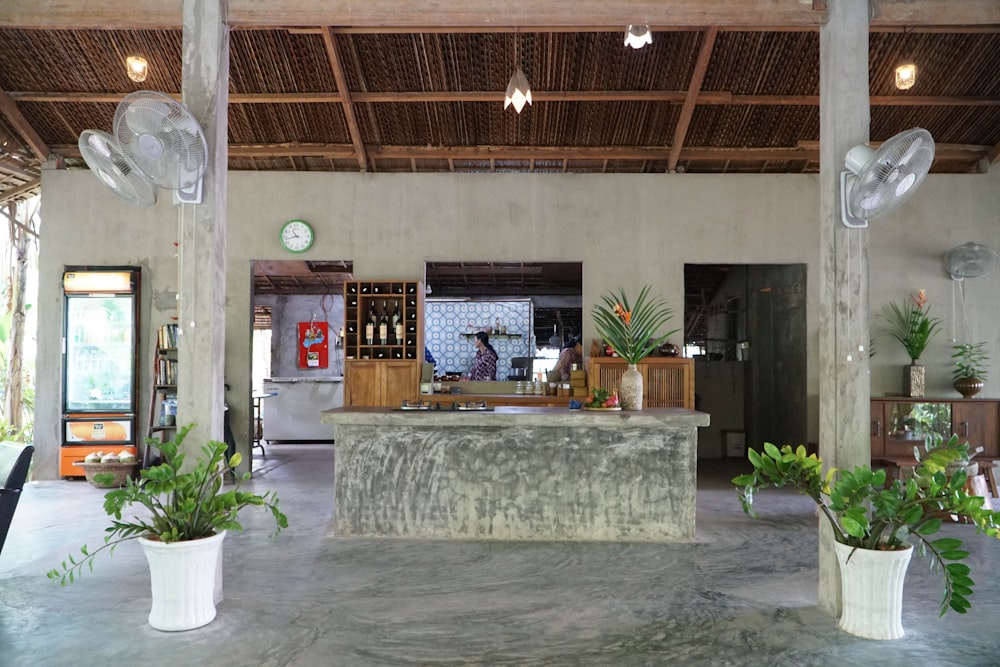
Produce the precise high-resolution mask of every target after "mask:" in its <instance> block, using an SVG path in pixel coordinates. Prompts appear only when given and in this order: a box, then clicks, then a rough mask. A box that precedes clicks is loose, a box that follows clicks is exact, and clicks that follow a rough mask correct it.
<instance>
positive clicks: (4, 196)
mask: <svg viewBox="0 0 1000 667" xmlns="http://www.w3.org/2000/svg"><path fill="white" fill-rule="evenodd" d="M41 185H42V179H40V178H35V179H32V180H30V181H28V182H27V183H23V184H21V185H18V186H17V187H14V188H11V189H10V190H4V191H3V192H0V204H2V203H5V202H8V201H10V200H12V199H17V198H18V197H23V196H25V195H27V194H29V193H32V191H34V190H37V189H38V188H39V187H41ZM15 224H18V225H20V223H15ZM24 229H25V231H27V232H29V233H31V234H34V235H35V236H38V234H37V233H36V232H35V231H34V230H32V229H28V228H27V227H25V228H24Z"/></svg>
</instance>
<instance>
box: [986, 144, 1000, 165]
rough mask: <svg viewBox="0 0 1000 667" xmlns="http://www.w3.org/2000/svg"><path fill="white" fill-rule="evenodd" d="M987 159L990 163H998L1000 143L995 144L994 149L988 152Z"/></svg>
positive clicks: (999, 159)
mask: <svg viewBox="0 0 1000 667" xmlns="http://www.w3.org/2000/svg"><path fill="white" fill-rule="evenodd" d="M986 161H987V162H989V163H990V164H996V163H997V161H1000V144H997V145H996V146H994V147H993V150H991V151H990V152H989V153H987V154H986Z"/></svg>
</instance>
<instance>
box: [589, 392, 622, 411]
mask: <svg viewBox="0 0 1000 667" xmlns="http://www.w3.org/2000/svg"><path fill="white" fill-rule="evenodd" d="M583 405H584V407H587V408H617V407H618V390H617V389H615V390H610V391H609V390H608V389H605V388H604V387H596V388H594V389H592V390H591V392H590V397H589V398H588V399H587V402H586V403H584V404H583Z"/></svg>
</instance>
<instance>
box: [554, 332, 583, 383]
mask: <svg viewBox="0 0 1000 667" xmlns="http://www.w3.org/2000/svg"><path fill="white" fill-rule="evenodd" d="M573 364H576V367H577V369H578V370H583V337H582V336H577V337H576V338H574V339H572V340H571V341H570V342H569V344H568V345H567V346H566V347H564V348H563V349H562V352H560V353H559V361H557V362H556V365H555V366H553V367H552V370H551V371H549V382H568V381H569V374H570V371H571V370H573Z"/></svg>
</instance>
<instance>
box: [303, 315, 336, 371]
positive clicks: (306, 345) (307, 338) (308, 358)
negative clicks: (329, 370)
mask: <svg viewBox="0 0 1000 667" xmlns="http://www.w3.org/2000/svg"><path fill="white" fill-rule="evenodd" d="M328 328H329V326H328V325H327V323H326V322H322V323H318V322H299V368H326V367H327V366H328V365H329V363H330V362H329V355H328V352H327V342H326V339H327V334H328V333H329V332H328V331H327V329H328Z"/></svg>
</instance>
